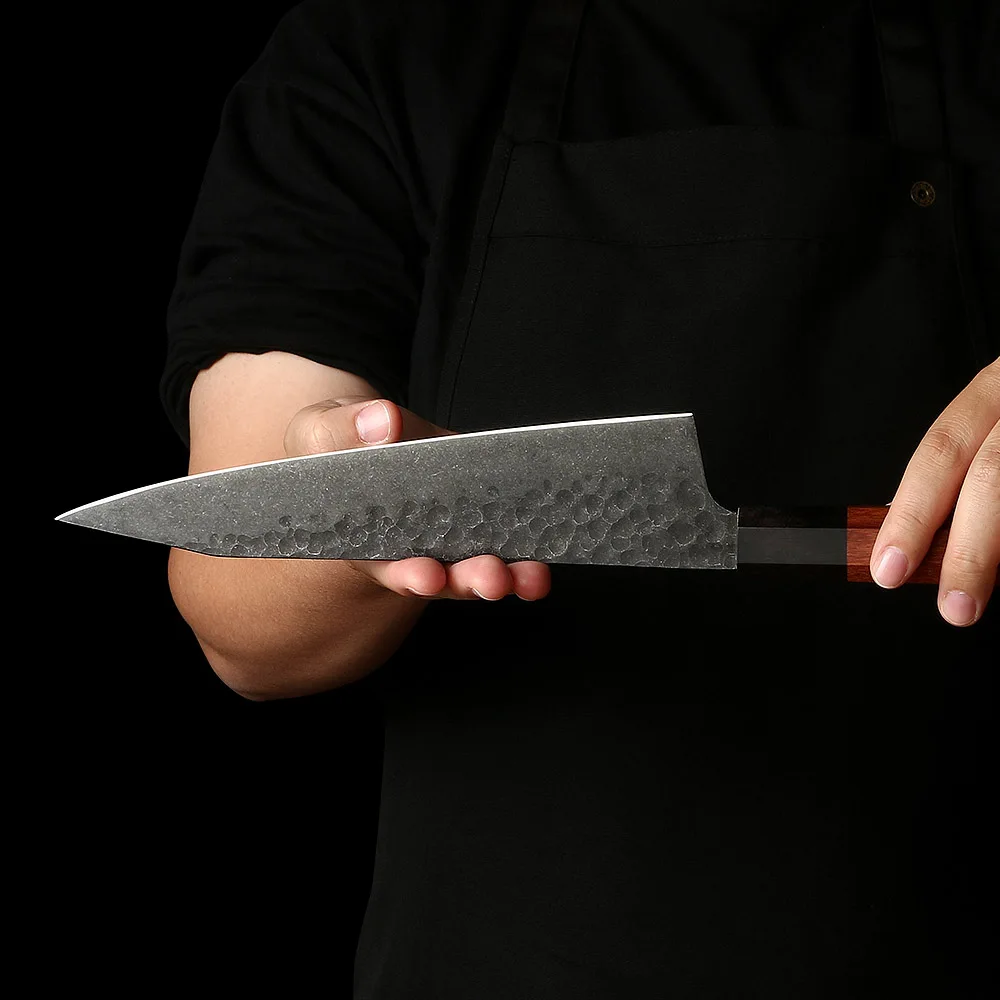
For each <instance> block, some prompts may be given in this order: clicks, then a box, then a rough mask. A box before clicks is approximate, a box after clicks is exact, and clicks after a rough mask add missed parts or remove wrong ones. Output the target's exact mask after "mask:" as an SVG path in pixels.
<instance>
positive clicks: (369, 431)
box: [354, 403, 389, 444]
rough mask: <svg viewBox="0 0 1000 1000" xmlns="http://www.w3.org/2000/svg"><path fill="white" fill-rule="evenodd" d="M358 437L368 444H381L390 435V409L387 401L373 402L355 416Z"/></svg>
mask: <svg viewBox="0 0 1000 1000" xmlns="http://www.w3.org/2000/svg"><path fill="white" fill-rule="evenodd" d="M354 425H355V426H356V427H357V429H358V437H360V438H361V440H362V441H364V442H365V443H366V444H379V443H380V442H382V441H384V440H385V439H386V438H387V437H388V436H389V411H388V410H387V409H386V408H385V403H372V405H371V406H366V407H365V408H364V409H363V410H361V411H360V412H359V413H358V414H357V415H356V416H355V418H354Z"/></svg>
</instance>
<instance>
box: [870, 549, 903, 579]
mask: <svg viewBox="0 0 1000 1000" xmlns="http://www.w3.org/2000/svg"><path fill="white" fill-rule="evenodd" d="M906 567H907V562H906V556H905V555H903V553H902V552H901V551H900V550H899V549H897V548H896V546H895V545H890V546H889V548H887V549H886V550H885V552H883V553H882V558H881V559H880V560H879V564H878V568H877V569H876V570H875V582H876V583H877V584H878V585H879V586H880V587H898V586H899V585H900V584H901V583H902V582H903V577H904V576H906Z"/></svg>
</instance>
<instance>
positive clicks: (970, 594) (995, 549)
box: [938, 423, 1000, 625]
mask: <svg viewBox="0 0 1000 1000" xmlns="http://www.w3.org/2000/svg"><path fill="white" fill-rule="evenodd" d="M998 563H1000V423H997V424H995V425H994V426H993V429H992V430H991V431H990V433H989V434H988V435H987V437H986V440H985V441H984V442H983V445H982V447H981V448H980V449H979V451H978V452H976V456H975V458H973V460H972V464H971V466H970V467H969V472H968V475H967V476H966V477H965V481H964V483H963V484H962V488H961V491H960V493H959V497H958V505H957V506H956V508H955V515H954V517H953V518H952V522H951V529H950V531H949V533H948V546H947V548H946V549H945V554H944V560H943V562H942V564H941V582H940V585H939V587H938V609H939V610H940V612H941V615H942V616H943V617H944V618H945V620H947V621H949V622H951V624H952V625H972V624H973V623H974V622H977V621H978V620H979V619H980V618H981V617H982V614H983V611H984V610H985V608H986V604H987V602H988V601H989V599H990V595H991V594H992V593H993V589H994V587H995V586H996V578H997V564H998Z"/></svg>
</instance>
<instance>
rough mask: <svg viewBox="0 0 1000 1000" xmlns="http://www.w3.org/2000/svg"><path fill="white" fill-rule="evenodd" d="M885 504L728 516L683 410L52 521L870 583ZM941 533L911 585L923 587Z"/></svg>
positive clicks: (272, 471)
mask: <svg viewBox="0 0 1000 1000" xmlns="http://www.w3.org/2000/svg"><path fill="white" fill-rule="evenodd" d="M887 512H888V507H847V508H809V509H802V508H796V509H782V508H774V507H740V508H739V509H738V510H736V511H730V510H726V509H725V508H724V507H721V506H720V505H719V504H718V503H716V501H715V500H714V499H713V498H712V495H711V493H710V491H709V489H708V485H707V483H706V482H705V472H704V467H703V465H702V458H701V450H700V448H699V445H698V435H697V431H696V429H695V421H694V416H693V414H691V413H663V414H652V415H646V416H629V417H611V418H606V419H599V420H579V421H571V422H568V423H552V424H537V425H533V426H528V427H506V428H502V429H499V430H487V431H474V432H471V433H467V434H452V435H445V436H441V437H434V438H425V439H420V440H416V441H401V442H397V443H394V444H383V445H371V446H368V447H365V448H358V449H351V450H347V451H337V452H328V453H324V454H320V455H308V456H305V457H302V458H285V459H278V460H276V461H271V462H260V463H257V464H254V465H245V466H239V467H237V468H232V469H219V470H216V471H213V472H203V473H200V474H198V475H194V476H185V477H182V478H180V479H171V480H168V481H167V482H162V483H155V484H154V485H152V486H145V487H142V488H140V489H136V490H131V491H129V492H127V493H119V494H116V495H115V496H111V497H107V498H106V499H104V500H97V501H95V502H93V503H89V504H85V505H84V506H82V507H77V508H75V509H74V510H70V511H67V512H66V513H65V514H61V515H59V517H58V518H57V519H56V520H59V521H65V522H67V523H70V524H78V525H83V526H85V527H88V528H95V529H97V530H99V531H107V532H111V533H113V534H118V535H126V536H128V537H131V538H140V539H144V540H147V541H153V542H160V543H162V544H165V545H170V546H174V547H176V548H182V549H189V550H191V551H193V552H202V553H205V554H206V555H214V556H226V557H236V558H244V557H256V558H265V559H359V560H360V559H393V560H395V559H405V558H409V557H411V556H430V557H432V558H434V559H437V560H440V561H442V562H458V561H459V560H462V559H468V558H470V557H472V556H476V555H484V554H491V555H495V556H499V557H500V558H501V559H503V560H504V561H506V562H515V561H520V560H526V559H529V560H536V561H539V562H547V563H589V564H592V565H614V566H621V565H630V566H650V567H660V568H666V569H736V568H737V567H738V566H739V565H743V564H748V563H771V564H784V565H840V566H844V567H846V573H847V579H848V580H852V581H870V580H871V579H872V578H871V575H870V573H869V569H868V565H869V558H870V554H871V550H872V545H873V543H874V541H875V537H876V535H877V534H878V529H879V527H880V526H881V524H882V521H883V519H884V518H885V515H886V513H887ZM947 534H948V529H947V526H946V527H943V528H942V529H941V530H940V531H939V532H938V533H937V535H936V536H935V539H934V543H933V545H932V547H931V550H930V552H929V553H928V555H927V557H926V558H925V559H924V561H923V562H922V563H921V565H920V567H918V569H917V571H916V573H915V574H914V575H913V576H911V577H910V581H911V582H936V581H937V580H938V576H939V573H940V567H941V559H942V557H943V555H944V548H945V545H946V543H947Z"/></svg>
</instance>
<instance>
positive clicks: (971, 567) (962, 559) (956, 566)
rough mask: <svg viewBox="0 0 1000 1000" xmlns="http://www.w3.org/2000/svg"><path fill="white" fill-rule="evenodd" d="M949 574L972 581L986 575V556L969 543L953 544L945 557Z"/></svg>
mask: <svg viewBox="0 0 1000 1000" xmlns="http://www.w3.org/2000/svg"><path fill="white" fill-rule="evenodd" d="M945 562H946V564H947V569H948V572H949V573H950V574H951V575H953V576H956V577H960V578H962V579H970V578H976V577H979V576H981V575H982V574H983V573H985V571H986V569H987V566H986V554H985V553H984V552H982V551H981V550H980V549H979V548H978V547H976V546H975V545H971V544H969V543H967V542H958V543H957V544H952V545H951V546H950V547H949V549H948V553H947V555H946V557H945Z"/></svg>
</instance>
